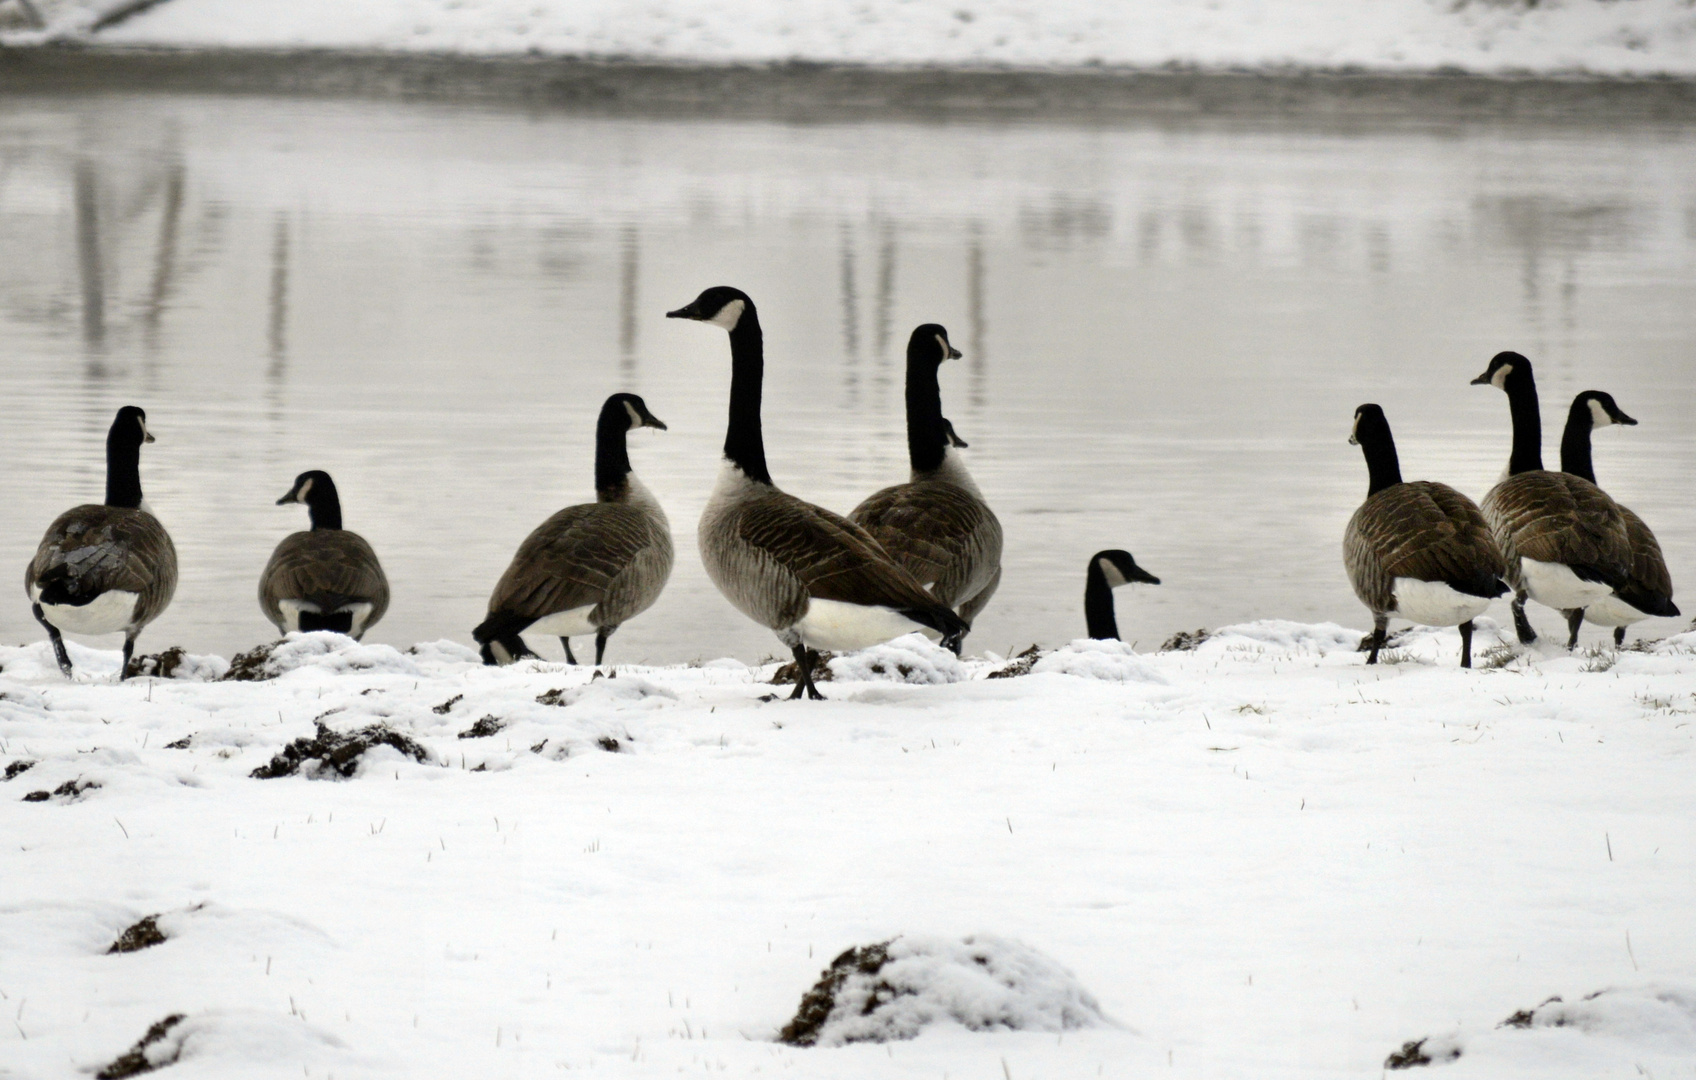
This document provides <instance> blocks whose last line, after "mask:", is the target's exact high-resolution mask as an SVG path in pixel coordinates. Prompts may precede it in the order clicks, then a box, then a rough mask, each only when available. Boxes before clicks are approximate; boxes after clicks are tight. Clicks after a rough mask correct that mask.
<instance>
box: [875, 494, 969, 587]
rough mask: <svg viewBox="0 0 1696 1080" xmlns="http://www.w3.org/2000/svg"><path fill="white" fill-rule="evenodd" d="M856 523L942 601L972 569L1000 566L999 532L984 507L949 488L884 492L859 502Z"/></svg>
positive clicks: (963, 582) (962, 582) (962, 581)
mask: <svg viewBox="0 0 1696 1080" xmlns="http://www.w3.org/2000/svg"><path fill="white" fill-rule="evenodd" d="M853 521H854V522H855V523H857V524H859V525H861V526H864V527H865V529H866V531H867V532H869V533H871V535H872V537H873V538H874V539H876V540H877V542H878V543H879V544H880V545H881V546H882V547H883V548H884V549H885V550H887V551H888V552H889V554H890V555H891V556H892V557H893V558H894V559H895V561H896V562H898V563H900V564H901V566H902V567H903V568H904V569H906V570H907V571H908V572H909V573H911V574H912V575H913V577H914V578H916V579H918V581H919V583H920V584H921V585H932V584H933V583H934V588H933V591H934V594H935V595H936V596H937V597H939V598H941V599H943V600H944V602H947V601H949V600H950V599H952V597H953V595H954V593H955V592H957V591H958V590H959V589H962V588H964V587H965V585H966V584H968V583H967V582H966V581H964V580H960V579H961V578H962V574H963V572H965V571H969V570H970V569H971V568H974V567H980V566H983V567H987V566H989V565H990V564H993V563H995V562H999V560H1000V556H1001V550H1000V548H1001V529H1000V526H999V523H997V522H996V520H995V517H994V515H993V514H991V513H990V512H989V510H988V508H987V507H985V506H984V505H983V503H982V502H981V501H980V500H978V499H975V498H973V497H972V496H971V495H970V494H969V493H967V492H964V491H961V490H959V489H958V488H955V487H953V486H952V485H948V484H934V485H918V484H914V485H901V486H898V487H891V488H885V489H884V490H882V491H880V492H877V493H876V494H874V495H872V496H871V497H870V498H868V499H867V500H866V501H865V502H863V503H861V504H860V505H859V507H857V508H856V509H855V511H854V515H853Z"/></svg>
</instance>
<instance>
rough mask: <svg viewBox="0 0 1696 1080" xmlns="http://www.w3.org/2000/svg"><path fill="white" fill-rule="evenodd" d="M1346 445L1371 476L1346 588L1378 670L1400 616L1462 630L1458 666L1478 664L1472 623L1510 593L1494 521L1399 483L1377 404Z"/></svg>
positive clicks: (1459, 499) (1453, 497)
mask: <svg viewBox="0 0 1696 1080" xmlns="http://www.w3.org/2000/svg"><path fill="white" fill-rule="evenodd" d="M1349 442H1351V443H1354V444H1355V445H1357V446H1359V447H1360V450H1361V453H1362V454H1364V455H1365V457H1366V469H1367V473H1368V475H1369V476H1370V480H1369V485H1370V486H1369V487H1368V488H1367V492H1366V501H1365V502H1364V503H1362V504H1361V505H1360V509H1358V510H1356V511H1355V512H1354V515H1353V516H1352V517H1350V518H1349V523H1348V526H1347V527H1346V528H1345V529H1344V531H1343V565H1344V566H1345V567H1346V568H1347V569H1348V574H1349V584H1350V585H1352V586H1354V594H1355V595H1356V596H1358V597H1360V602H1361V603H1363V604H1365V605H1366V606H1367V608H1368V609H1369V610H1370V611H1371V612H1372V652H1371V654H1370V655H1368V656H1367V658H1366V662H1367V663H1368V664H1376V663H1377V662H1378V650H1379V649H1381V648H1383V646H1384V631H1385V630H1386V629H1387V628H1388V627H1389V623H1390V617H1391V616H1392V615H1394V616H1395V617H1397V618H1400V619H1407V620H1408V621H1409V622H1416V623H1421V624H1423V625H1425V626H1459V627H1460V666H1461V667H1463V668H1464V667H1471V666H1472V620H1473V619H1474V618H1476V617H1478V616H1479V615H1482V614H1484V611H1485V609H1486V608H1488V607H1489V606H1490V601H1491V600H1493V599H1495V598H1496V597H1498V596H1501V595H1502V594H1503V593H1505V592H1507V591H1508V587H1507V585H1505V584H1503V582H1502V577H1503V575H1504V574H1506V572H1507V566H1506V563H1505V561H1504V559H1503V558H1502V550H1501V548H1500V547H1498V546H1497V544H1496V541H1495V538H1494V537H1492V536H1491V534H1490V526H1489V523H1488V522H1486V521H1485V520H1484V514H1483V513H1482V512H1481V511H1480V510H1479V509H1478V506H1477V504H1475V503H1474V502H1473V501H1472V500H1471V499H1469V498H1467V497H1466V496H1465V495H1462V494H1461V493H1460V492H1458V491H1456V490H1455V489H1454V488H1452V487H1449V486H1448V485H1447V484H1439V483H1436V482H1435V481H1431V480H1412V481H1405V482H1404V481H1403V480H1402V470H1401V463H1400V462H1399V461H1398V459H1397V457H1396V441H1395V437H1394V436H1392V435H1391V434H1390V422H1389V421H1388V420H1386V419H1385V418H1384V410H1383V409H1381V408H1379V407H1378V406H1377V405H1362V406H1361V407H1360V408H1358V409H1356V410H1355V411H1354V433H1353V434H1351V435H1350V436H1349Z"/></svg>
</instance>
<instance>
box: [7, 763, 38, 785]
mask: <svg viewBox="0 0 1696 1080" xmlns="http://www.w3.org/2000/svg"><path fill="white" fill-rule="evenodd" d="M33 768H35V762H33V761H31V760H30V759H29V758H19V759H18V760H16V761H14V762H12V763H11V764H10V765H8V766H6V779H7V780H16V779H17V778H18V777H20V776H22V775H23V774H24V773H26V772H28V771H30V770H31V769H33Z"/></svg>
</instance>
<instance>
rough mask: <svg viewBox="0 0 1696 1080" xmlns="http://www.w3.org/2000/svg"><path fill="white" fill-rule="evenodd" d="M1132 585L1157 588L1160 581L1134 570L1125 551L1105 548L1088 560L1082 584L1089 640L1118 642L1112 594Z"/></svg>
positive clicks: (1136, 569) (1141, 571)
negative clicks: (1115, 590)
mask: <svg viewBox="0 0 1696 1080" xmlns="http://www.w3.org/2000/svg"><path fill="white" fill-rule="evenodd" d="M1133 581H1134V582H1139V583H1141V584H1144V585H1158V584H1160V579H1159V578H1157V577H1155V576H1154V575H1153V574H1151V573H1149V572H1148V571H1147V570H1144V569H1143V568H1142V567H1140V566H1138V565H1137V561H1136V559H1134V558H1132V557H1131V553H1130V552H1128V551H1123V550H1121V549H1119V548H1109V549H1107V550H1106V551H1098V552H1096V553H1095V554H1094V555H1091V556H1090V557H1089V569H1088V571H1087V572H1086V576H1085V584H1084V621H1085V623H1086V625H1087V626H1088V628H1089V636H1090V637H1092V638H1094V639H1096V640H1098V641H1109V640H1117V639H1118V637H1119V622H1118V619H1117V618H1116V617H1115V616H1114V613H1113V590H1114V589H1117V588H1118V587H1119V586H1121V585H1129V584H1130V583H1131V582H1133Z"/></svg>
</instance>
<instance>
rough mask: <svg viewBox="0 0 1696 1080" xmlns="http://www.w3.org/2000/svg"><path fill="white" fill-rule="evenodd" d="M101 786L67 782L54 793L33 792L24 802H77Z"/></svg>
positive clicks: (76, 781)
mask: <svg viewBox="0 0 1696 1080" xmlns="http://www.w3.org/2000/svg"><path fill="white" fill-rule="evenodd" d="M99 786H100V785H99V784H97V783H95V782H94V781H93V780H66V781H65V782H64V783H63V784H60V785H59V786H58V787H56V788H54V789H53V790H52V791H32V792H30V793H29V794H28V795H25V796H24V802H46V801H47V800H48V799H53V798H59V799H64V800H65V801H66V802H75V801H76V800H78V799H80V798H82V796H83V793H84V792H85V791H93V790H94V789H95V788H97V787H99Z"/></svg>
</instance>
